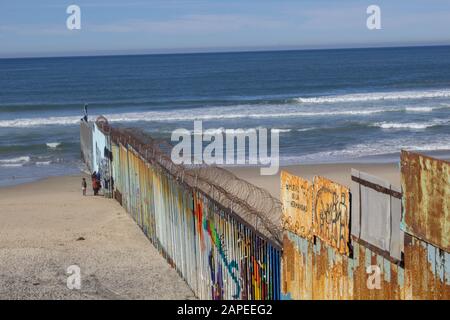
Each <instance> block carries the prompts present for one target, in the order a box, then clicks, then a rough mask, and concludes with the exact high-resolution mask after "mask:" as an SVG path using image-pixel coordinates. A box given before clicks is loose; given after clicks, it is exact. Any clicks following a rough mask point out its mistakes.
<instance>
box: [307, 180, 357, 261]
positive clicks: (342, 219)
mask: <svg viewBox="0 0 450 320" xmlns="http://www.w3.org/2000/svg"><path fill="white" fill-rule="evenodd" d="M313 198H314V200H313V202H314V218H313V228H314V235H316V236H317V237H319V238H320V239H322V240H323V241H325V242H326V243H327V244H329V245H330V246H332V247H333V248H336V249H337V250H338V251H339V252H340V253H342V254H348V253H349V241H350V227H349V222H350V190H349V189H348V188H347V187H344V186H342V185H340V184H337V183H335V182H333V181H331V180H328V179H326V178H324V177H318V176H316V177H314V195H313Z"/></svg>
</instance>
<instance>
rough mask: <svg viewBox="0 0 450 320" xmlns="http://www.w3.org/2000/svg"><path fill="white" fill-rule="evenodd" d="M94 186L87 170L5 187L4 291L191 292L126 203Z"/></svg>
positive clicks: (0, 264)
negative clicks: (84, 178)
mask: <svg viewBox="0 0 450 320" xmlns="http://www.w3.org/2000/svg"><path fill="white" fill-rule="evenodd" d="M88 181H89V180H88ZM91 194H92V191H91V190H88V196H86V197H83V196H82V195H81V176H67V177H54V178H48V179H44V180H41V181H38V182H34V183H29V184H24V185H19V186H14V187H6V188H0V299H193V298H194V294H193V293H192V291H191V290H190V289H189V287H188V286H187V285H186V283H185V282H184V281H183V280H182V279H181V278H180V277H179V275H178V274H177V272H176V271H175V270H174V269H173V268H171V267H170V266H169V264H168V263H167V262H166V260H165V259H163V258H162V257H161V256H160V254H159V253H158V252H157V250H156V249H155V248H154V247H153V245H152V244H151V243H150V242H149V240H148V239H147V238H146V237H145V236H144V234H143V233H142V231H141V230H140V229H139V227H138V226H137V225H136V224H135V223H134V221H133V220H132V219H131V217H129V216H128V214H127V213H126V212H125V210H124V209H123V208H122V207H121V206H120V205H119V204H118V203H117V202H115V201H113V200H110V199H105V198H103V197H94V196H91ZM71 265H78V266H79V267H80V270H81V289H80V290H69V289H68V288H67V286H66V283H67V277H68V276H69V275H68V274H66V271H67V268H68V267H69V266H71Z"/></svg>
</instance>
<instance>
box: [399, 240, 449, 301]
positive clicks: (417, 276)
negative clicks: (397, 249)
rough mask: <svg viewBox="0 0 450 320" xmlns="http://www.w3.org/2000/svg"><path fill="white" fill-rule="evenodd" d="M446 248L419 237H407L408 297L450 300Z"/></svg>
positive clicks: (406, 293)
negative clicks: (446, 270) (446, 269)
mask: <svg viewBox="0 0 450 320" xmlns="http://www.w3.org/2000/svg"><path fill="white" fill-rule="evenodd" d="M448 257H449V255H448V253H446V252H445V251H444V250H442V249H440V248H437V247H435V246H433V245H432V244H429V243H427V242H425V241H423V240H421V239H419V238H416V237H414V236H410V235H407V236H406V238H405V266H406V279H405V281H406V287H407V289H406V291H405V298H406V299H420V300H425V299H426V300H442V299H445V300H449V299H450V279H449V278H448V277H449V275H447V274H446V273H445V267H446V263H448V261H446V258H448Z"/></svg>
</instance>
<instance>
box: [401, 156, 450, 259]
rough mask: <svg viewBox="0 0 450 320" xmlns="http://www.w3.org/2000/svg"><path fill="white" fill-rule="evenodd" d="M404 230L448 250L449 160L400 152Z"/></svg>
mask: <svg viewBox="0 0 450 320" xmlns="http://www.w3.org/2000/svg"><path fill="white" fill-rule="evenodd" d="M401 171H402V188H403V193H404V197H403V210H404V217H403V219H404V223H403V225H404V228H405V231H406V232H408V233H410V234H412V235H415V236H416V237H418V238H421V239H423V240H424V241H427V242H430V243H432V244H434V245H435V246H438V247H440V248H442V249H444V250H446V251H447V252H449V251H450V163H449V162H448V161H442V160H437V159H433V158H430V157H427V156H423V155H420V154H417V153H412V152H407V151H402V154H401Z"/></svg>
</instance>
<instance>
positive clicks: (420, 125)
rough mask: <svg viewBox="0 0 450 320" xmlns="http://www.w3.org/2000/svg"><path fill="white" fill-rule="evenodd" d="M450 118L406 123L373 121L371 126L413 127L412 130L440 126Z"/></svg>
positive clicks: (385, 127)
mask: <svg viewBox="0 0 450 320" xmlns="http://www.w3.org/2000/svg"><path fill="white" fill-rule="evenodd" d="M449 121H450V120H449V119H447V120H444V119H435V120H432V121H428V122H408V123H400V122H385V121H384V122H377V123H374V124H373V126H375V127H380V128H382V129H413V130H424V129H427V128H431V127H435V126H440V125H444V124H446V123H448V122H449Z"/></svg>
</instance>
